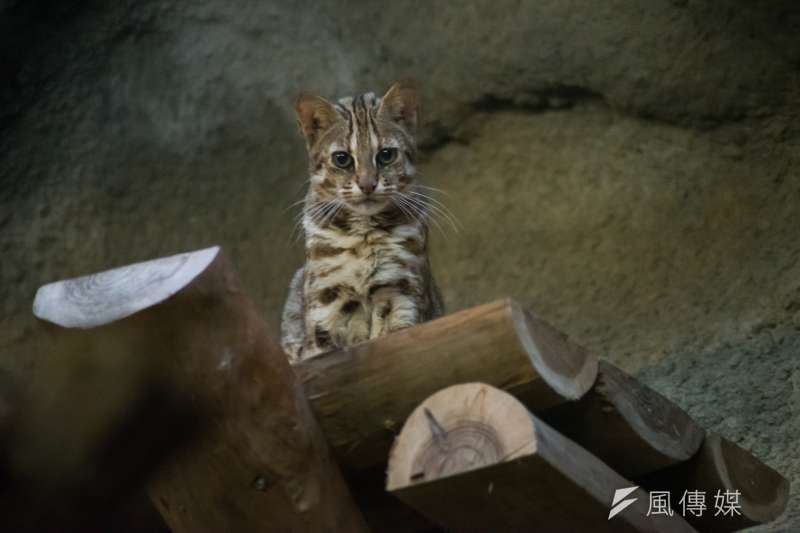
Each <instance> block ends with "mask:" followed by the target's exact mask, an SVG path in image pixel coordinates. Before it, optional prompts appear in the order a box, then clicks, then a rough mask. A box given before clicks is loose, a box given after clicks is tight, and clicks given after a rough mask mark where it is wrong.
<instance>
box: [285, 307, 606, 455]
mask: <svg viewBox="0 0 800 533" xmlns="http://www.w3.org/2000/svg"><path fill="white" fill-rule="evenodd" d="M295 369H296V371H297V373H298V375H299V376H300V378H301V380H302V381H303V383H304V385H305V389H306V394H307V396H308V398H309V399H310V401H311V405H312V408H313V409H314V412H315V413H316V414H317V419H318V420H319V421H320V424H321V425H322V428H323V430H324V432H325V435H326V436H327V438H328V442H329V443H330V444H331V446H332V447H333V449H334V450H335V452H336V454H337V456H338V457H339V458H340V460H341V462H342V464H343V465H345V466H346V467H347V468H349V469H364V468H368V467H374V466H379V465H382V464H384V463H385V461H386V457H387V454H388V452H389V448H390V446H391V443H392V440H393V438H394V436H395V434H396V432H397V430H398V429H399V427H400V425H401V424H402V423H403V421H404V420H405V419H406V418H407V417H408V415H409V414H410V413H411V411H412V410H413V409H414V408H415V407H416V406H417V405H418V404H419V402H421V401H422V400H423V399H425V398H426V397H427V396H429V395H430V394H433V393H434V392H436V391H438V390H440V389H442V388H444V387H447V386H450V385H453V384H456V383H463V382H469V381H482V382H485V383H488V384H490V385H493V386H496V387H500V388H502V389H505V390H507V391H509V392H511V393H513V394H514V395H515V396H517V397H518V398H520V399H521V400H522V401H523V402H524V403H525V404H526V405H528V406H536V408H537V409H545V408H548V407H552V406H554V405H558V404H561V403H563V402H565V401H568V400H577V399H578V398H580V397H581V396H583V394H584V393H585V392H586V391H587V390H588V389H589V388H590V387H591V386H592V384H593V383H594V379H595V376H596V374H597V360H596V359H595V358H594V357H593V356H592V355H590V354H588V353H587V352H586V351H585V350H583V349H582V348H581V347H579V346H577V345H575V344H573V343H571V342H569V341H568V340H567V339H566V337H565V336H564V335H562V334H561V333H559V332H557V331H556V330H554V329H553V328H551V327H550V326H549V325H547V324H546V323H544V322H542V321H541V320H538V319H536V318H534V317H532V316H530V315H529V314H528V313H526V312H525V311H523V309H522V308H521V307H520V306H519V305H518V304H517V303H515V302H513V301H510V300H502V301H499V302H495V303H491V304H486V305H481V306H478V307H474V308H472V309H467V310H464V311H460V312H457V313H453V314H451V315H448V316H445V317H443V318H440V319H438V320H434V321H432V322H428V323H425V324H421V325H419V326H415V327H413V328H409V329H407V330H402V331H398V332H396V333H392V334H390V335H387V336H386V337H382V338H379V339H375V340H372V341H370V342H366V343H363V344H359V345H356V346H353V347H351V348H349V349H345V350H341V351H337V352H332V353H328V354H324V355H321V356H318V357H315V358H312V359H309V360H306V361H302V362H300V363H299V364H297V365H295Z"/></svg>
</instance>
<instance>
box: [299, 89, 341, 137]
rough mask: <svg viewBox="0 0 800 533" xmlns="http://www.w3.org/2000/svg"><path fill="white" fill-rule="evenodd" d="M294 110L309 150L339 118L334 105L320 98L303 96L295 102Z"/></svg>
mask: <svg viewBox="0 0 800 533" xmlns="http://www.w3.org/2000/svg"><path fill="white" fill-rule="evenodd" d="M294 109H295V111H296V112H297V123H298V124H299V126H300V131H302V132H303V135H304V136H305V138H306V143H307V144H308V147H309V148H310V147H311V146H313V145H314V143H315V142H316V141H317V139H319V136H320V134H322V133H323V132H325V130H327V129H328V128H330V127H331V126H332V125H333V123H334V122H335V121H336V120H337V119H338V118H339V114H338V113H337V112H336V109H335V108H334V107H333V104H331V103H330V102H329V101H327V100H325V99H324V98H321V97H319V96H311V95H309V94H301V95H300V96H298V97H297V100H295V102H294Z"/></svg>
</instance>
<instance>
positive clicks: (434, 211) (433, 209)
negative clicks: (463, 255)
mask: <svg viewBox="0 0 800 533" xmlns="http://www.w3.org/2000/svg"><path fill="white" fill-rule="evenodd" d="M406 199H407V200H408V201H409V202H410V203H412V204H414V205H416V206H418V207H419V208H420V209H423V210H425V211H426V212H428V213H429V214H430V219H431V220H432V221H434V222H435V223H437V225H438V220H437V218H443V219H444V220H446V221H447V222H448V223H449V224H450V226H451V227H452V229H453V231H455V232H456V233H458V227H457V226H456V225H455V223H454V222H453V220H452V219H451V218H450V217H449V216H448V214H447V213H446V212H445V211H443V210H442V209H440V208H439V207H437V206H436V205H435V204H433V203H431V202H427V201H425V200H424V199H422V198H417V197H413V196H406ZM439 227H440V228H441V226H439ZM443 233H444V232H443Z"/></svg>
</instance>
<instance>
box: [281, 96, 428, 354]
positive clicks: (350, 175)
mask: <svg viewBox="0 0 800 533" xmlns="http://www.w3.org/2000/svg"><path fill="white" fill-rule="evenodd" d="M295 107H296V111H297V117H298V123H299V125H300V128H301V130H302V132H303V134H304V136H305V139H306V146H307V148H308V156H309V169H310V174H311V178H310V180H309V182H310V185H309V189H308V192H307V194H306V197H305V201H304V206H303V219H302V223H303V229H304V231H305V245H306V246H305V248H306V261H305V265H304V267H303V268H301V269H300V270H298V271H297V273H296V274H295V275H294V277H293V279H292V281H291V284H290V288H289V296H288V298H287V301H286V305H285V308H284V313H283V323H282V328H281V329H282V332H281V333H282V344H283V347H284V349H285V350H286V352H287V353H288V354H289V356H290V358H291V359H293V360H300V359H305V358H308V357H312V356H314V355H317V354H319V353H322V352H325V351H329V350H332V349H335V348H339V347H344V346H349V345H352V344H355V343H358V342H362V341H365V340H367V339H371V338H375V337H379V336H381V335H385V334H386V333H389V332H391V331H395V330H398V329H401V328H405V327H409V326H412V325H414V324H417V323H420V322H423V321H426V320H430V319H432V318H434V317H436V316H438V315H440V314H441V313H442V304H441V298H440V296H439V292H438V290H437V288H436V285H435V283H434V281H433V278H432V275H431V268H430V261H429V259H428V254H427V240H428V222H429V219H430V214H431V213H430V210H431V208H433V209H434V210H435V209H436V207H435V206H433V207H432V204H431V203H430V201H429V200H428V199H427V197H426V195H424V194H423V193H421V192H420V189H419V186H418V184H417V183H416V181H415V176H416V169H415V166H414V162H415V159H416V153H417V148H416V144H415V139H414V136H415V133H416V125H417V113H418V106H417V93H416V89H415V88H414V86H413V85H411V84H409V83H405V82H402V83H396V84H394V85H393V86H392V87H391V88H390V89H389V91H388V92H387V93H386V94H385V95H384V96H383V97H381V98H377V97H375V95H374V94H372V93H367V94H363V95H360V96H357V97H352V98H349V97H348V98H343V99H341V100H339V101H338V102H337V103H335V104H334V103H330V102H328V101H327V100H324V99H322V98H320V97H316V96H301V97H300V98H298V100H297V103H296V106H295ZM342 154H346V155H342Z"/></svg>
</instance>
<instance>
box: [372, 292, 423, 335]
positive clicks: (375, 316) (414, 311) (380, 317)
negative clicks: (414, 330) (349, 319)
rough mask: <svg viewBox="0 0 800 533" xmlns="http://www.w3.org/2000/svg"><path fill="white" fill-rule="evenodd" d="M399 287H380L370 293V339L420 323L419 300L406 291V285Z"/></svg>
mask: <svg viewBox="0 0 800 533" xmlns="http://www.w3.org/2000/svg"><path fill="white" fill-rule="evenodd" d="M400 285H401V286H400V287H395V286H391V287H380V288H378V289H376V290H373V291H372V293H371V297H370V299H371V303H372V320H371V324H370V334H369V337H370V338H371V339H374V338H376V337H380V336H383V335H386V334H387V333H390V332H392V331H397V330H399V329H403V328H407V327H410V326H413V325H415V324H418V323H419V322H420V310H419V307H420V306H419V301H418V300H419V298H418V297H417V296H416V294H413V293H412V292H411V291H409V290H407V289H406V287H407V286H408V284H400Z"/></svg>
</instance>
